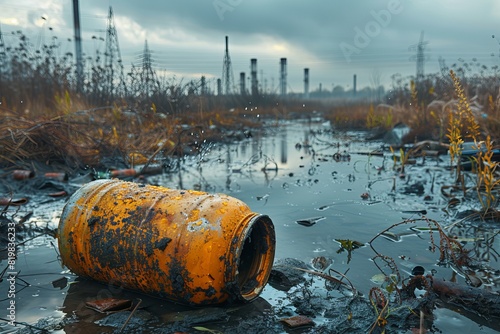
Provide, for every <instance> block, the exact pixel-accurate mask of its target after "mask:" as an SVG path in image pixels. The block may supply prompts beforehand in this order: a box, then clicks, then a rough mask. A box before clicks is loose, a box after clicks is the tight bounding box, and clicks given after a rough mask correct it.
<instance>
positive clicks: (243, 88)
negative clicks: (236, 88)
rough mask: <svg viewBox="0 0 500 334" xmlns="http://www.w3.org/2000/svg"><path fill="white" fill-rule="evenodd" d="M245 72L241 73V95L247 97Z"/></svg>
mask: <svg viewBox="0 0 500 334" xmlns="http://www.w3.org/2000/svg"><path fill="white" fill-rule="evenodd" d="M246 93H247V92H246V87H245V72H240V94H241V95H246Z"/></svg>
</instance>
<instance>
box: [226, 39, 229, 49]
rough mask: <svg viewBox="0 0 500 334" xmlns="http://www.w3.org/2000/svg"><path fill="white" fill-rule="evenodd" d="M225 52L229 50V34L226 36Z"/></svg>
mask: <svg viewBox="0 0 500 334" xmlns="http://www.w3.org/2000/svg"><path fill="white" fill-rule="evenodd" d="M226 52H229V36H226Z"/></svg>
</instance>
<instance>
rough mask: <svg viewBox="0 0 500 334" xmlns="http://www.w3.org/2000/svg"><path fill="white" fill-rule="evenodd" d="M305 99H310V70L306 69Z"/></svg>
mask: <svg viewBox="0 0 500 334" xmlns="http://www.w3.org/2000/svg"><path fill="white" fill-rule="evenodd" d="M304 98H305V99H308V98H309V69H308V68H304Z"/></svg>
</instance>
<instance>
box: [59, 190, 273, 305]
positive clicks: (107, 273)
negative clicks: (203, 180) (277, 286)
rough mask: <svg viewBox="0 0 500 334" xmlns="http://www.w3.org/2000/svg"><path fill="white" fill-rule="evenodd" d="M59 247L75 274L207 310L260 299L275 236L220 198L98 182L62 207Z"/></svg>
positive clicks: (262, 219)
mask: <svg viewBox="0 0 500 334" xmlns="http://www.w3.org/2000/svg"><path fill="white" fill-rule="evenodd" d="M247 244H249V245H248V246H247V247H245V245H247ZM59 248H60V252H61V257H62V259H63V262H64V264H65V265H66V266H67V267H68V268H69V269H70V270H72V271H73V272H74V273H76V274H78V275H82V276H87V277H91V278H94V279H96V280H99V281H102V282H116V283H118V284H122V285H123V286H124V287H128V288H132V289H138V290H141V291H144V292H146V293H152V294H156V295H160V296H161V297H164V298H168V299H171V300H174V301H179V302H183V303H188V304H214V303H221V302H224V301H226V300H232V299H242V300H252V299H254V298H255V297H257V296H258V295H259V294H260V292H261V291H262V289H263V287H264V285H265V284H266V283H267V279H268V277H269V274H270V271H271V267H272V263H273V259H274V251H275V235H274V227H273V225H272V221H271V220H270V219H269V217H267V216H264V215H259V214H257V213H254V212H252V211H251V210H250V209H249V207H248V206H247V205H246V204H245V203H243V202H241V201H240V200H237V199H235V198H232V197H230V196H227V195H223V194H208V193H204V192H200V191H193V190H172V189H167V188H162V187H155V186H144V185H139V184H135V183H131V182H123V181H118V180H99V181H94V182H91V183H89V184H87V185H85V186H84V187H82V188H81V189H80V190H79V191H77V192H76V193H75V194H74V195H73V196H72V197H71V198H70V200H69V201H68V203H67V204H66V206H65V208H64V210H63V214H62V216H61V222H60V224H59ZM242 258H243V259H244V260H243V261H242V260H241V259H242ZM248 263H249V264H248Z"/></svg>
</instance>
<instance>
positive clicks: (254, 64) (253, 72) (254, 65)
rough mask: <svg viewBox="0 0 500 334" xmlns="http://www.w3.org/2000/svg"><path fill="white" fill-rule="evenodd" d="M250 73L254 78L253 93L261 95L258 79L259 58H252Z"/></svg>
mask: <svg viewBox="0 0 500 334" xmlns="http://www.w3.org/2000/svg"><path fill="white" fill-rule="evenodd" d="M250 75H251V78H252V95H253V96H257V95H259V86H258V85H259V83H258V81H257V59H256V58H252V59H250Z"/></svg>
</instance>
